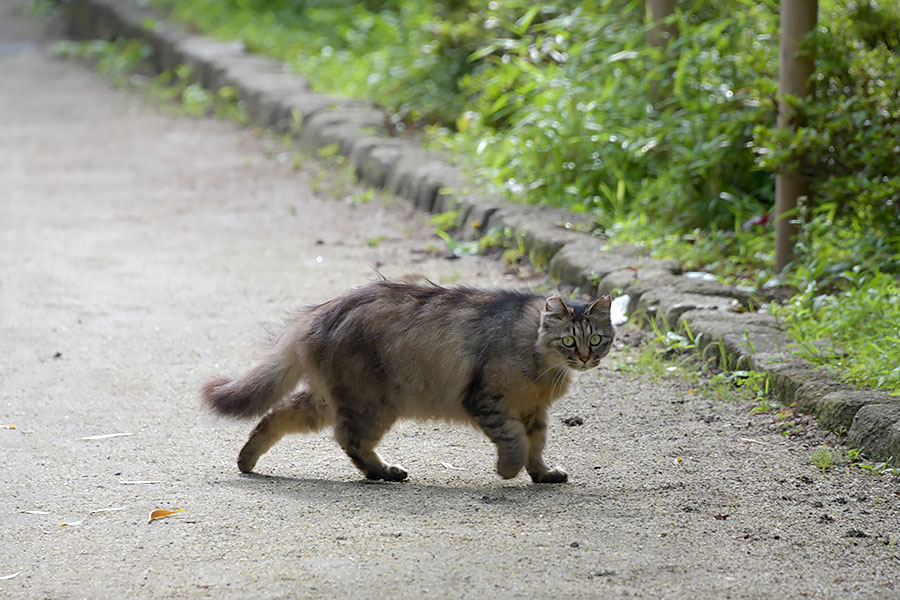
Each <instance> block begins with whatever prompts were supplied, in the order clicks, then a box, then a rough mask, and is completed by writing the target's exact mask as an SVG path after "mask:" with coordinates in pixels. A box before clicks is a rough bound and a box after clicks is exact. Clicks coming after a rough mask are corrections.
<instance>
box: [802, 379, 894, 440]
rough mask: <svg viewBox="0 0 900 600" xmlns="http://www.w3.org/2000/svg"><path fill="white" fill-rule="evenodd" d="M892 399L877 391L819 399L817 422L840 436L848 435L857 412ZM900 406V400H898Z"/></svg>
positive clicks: (831, 394) (849, 391)
mask: <svg viewBox="0 0 900 600" xmlns="http://www.w3.org/2000/svg"><path fill="white" fill-rule="evenodd" d="M890 402H891V397H890V396H889V395H888V394H886V393H884V392H880V391H877V390H868V389H862V390H841V391H836V392H831V393H829V394H826V395H825V396H822V397H821V398H819V401H818V402H817V403H816V408H815V415H816V422H817V423H818V424H819V426H820V427H822V428H824V429H827V430H829V431H834V432H836V433H838V434H844V433H847V432H848V431H849V429H850V426H851V425H852V424H853V418H854V417H855V416H856V413H857V411H859V409H861V408H862V407H863V406H866V405H867V404H886V403H890ZM898 405H900V399H898Z"/></svg>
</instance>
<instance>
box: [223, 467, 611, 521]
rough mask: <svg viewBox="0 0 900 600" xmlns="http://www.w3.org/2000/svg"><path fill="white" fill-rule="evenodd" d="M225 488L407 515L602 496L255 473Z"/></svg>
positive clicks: (555, 489) (521, 486) (523, 487)
mask: <svg viewBox="0 0 900 600" xmlns="http://www.w3.org/2000/svg"><path fill="white" fill-rule="evenodd" d="M222 484H224V485H228V486H229V487H235V488H239V489H242V490H250V489H252V490H254V491H255V492H260V491H266V492H272V493H274V494H279V495H284V496H288V497H290V498H292V499H294V500H297V501H300V502H303V503H304V504H315V503H319V502H321V503H328V504H329V505H330V506H333V505H335V503H338V504H339V503H346V504H347V507H348V510H365V509H368V508H371V509H377V510H378V511H381V512H396V513H402V514H409V513H415V514H423V513H429V512H433V511H434V512H436V511H439V510H442V509H443V508H446V507H448V506H457V507H463V506H470V507H471V506H491V507H494V508H498V509H502V507H504V506H506V507H515V508H516V509H517V510H521V509H523V508H527V507H529V506H531V505H541V506H545V503H546V502H547V500H548V499H552V501H553V502H554V503H565V504H568V505H570V506H571V505H572V504H576V505H577V504H585V503H591V504H596V502H597V491H596V490H593V491H592V490H586V489H585V488H584V487H582V486H577V485H575V484H572V483H564V484H532V483H530V482H527V477H525V476H520V477H519V478H517V479H516V480H511V481H490V482H488V481H486V482H483V483H478V484H476V483H470V482H465V481H460V482H453V483H452V484H450V483H446V482H422V481H415V480H407V481H402V482H384V481H368V480H365V479H359V480H355V481H347V480H342V479H313V478H304V477H299V478H298V477H284V476H281V475H267V474H261V473H249V474H241V475H238V476H237V477H234V478H231V479H226V480H225V481H223V482H222ZM260 488H262V490H261V489H260Z"/></svg>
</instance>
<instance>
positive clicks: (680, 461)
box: [672, 456, 684, 465]
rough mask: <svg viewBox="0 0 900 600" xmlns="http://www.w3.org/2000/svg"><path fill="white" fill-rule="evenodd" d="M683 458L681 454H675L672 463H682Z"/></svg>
mask: <svg viewBox="0 0 900 600" xmlns="http://www.w3.org/2000/svg"><path fill="white" fill-rule="evenodd" d="M683 460H684V457H683V456H676V457H675V460H673V461H672V463H673V464H676V465H680V464H681V463H682V461H683Z"/></svg>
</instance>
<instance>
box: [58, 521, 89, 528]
mask: <svg viewBox="0 0 900 600" xmlns="http://www.w3.org/2000/svg"><path fill="white" fill-rule="evenodd" d="M82 523H84V519H82V520H80V521H72V522H70V523H60V524H59V525H60V527H74V526H75V525H81V524H82Z"/></svg>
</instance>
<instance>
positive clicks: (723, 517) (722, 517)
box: [713, 515, 731, 521]
mask: <svg viewBox="0 0 900 600" xmlns="http://www.w3.org/2000/svg"><path fill="white" fill-rule="evenodd" d="M730 516H731V515H713V517H715V519H716V521H724V520H725V519H727V518H728V517H730Z"/></svg>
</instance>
